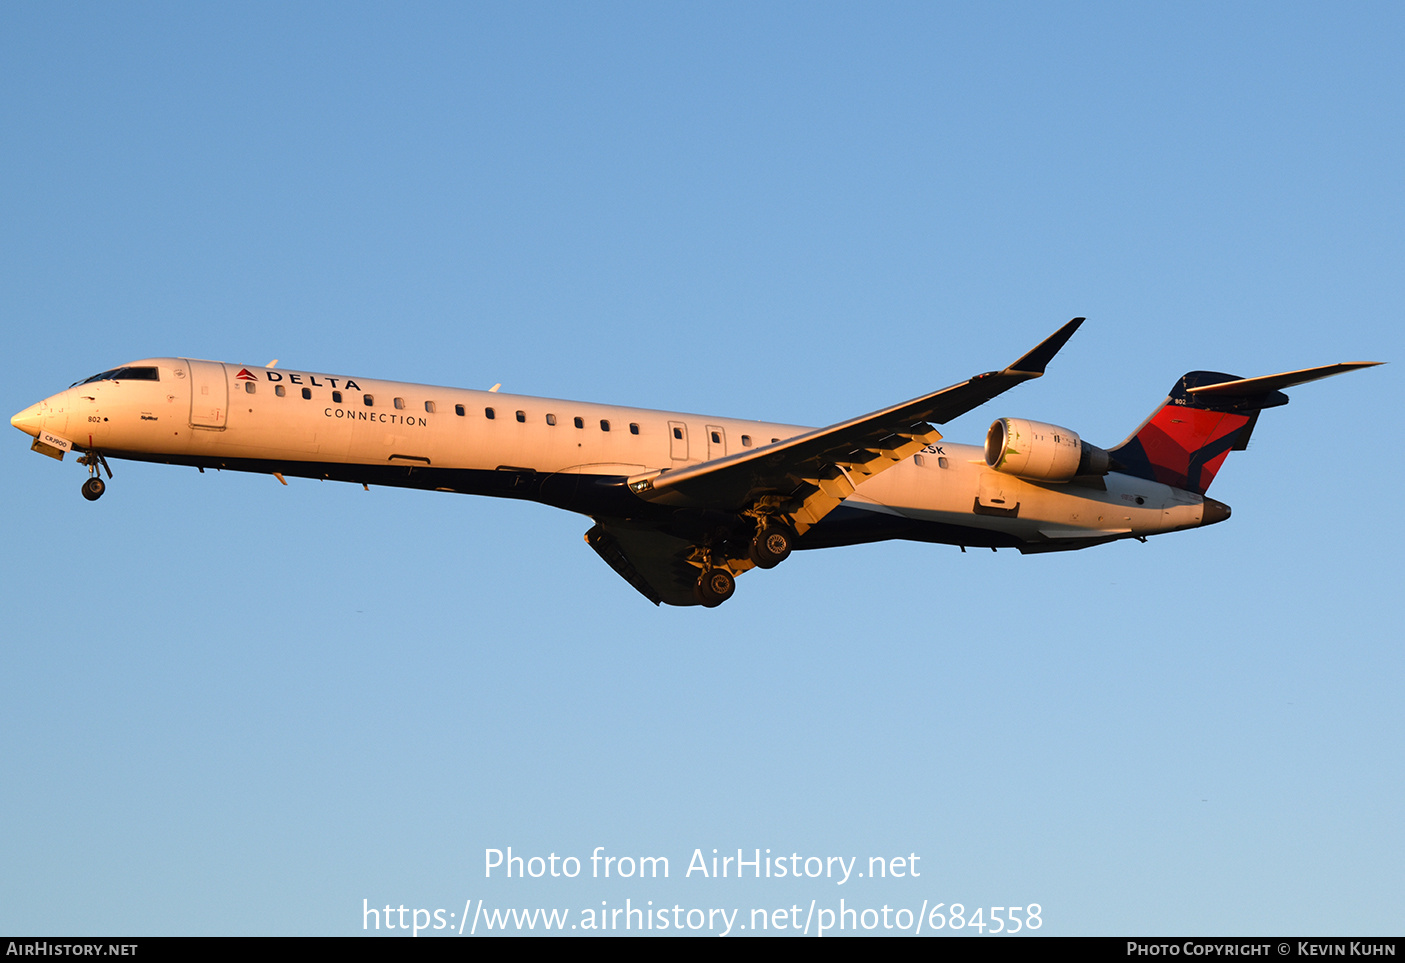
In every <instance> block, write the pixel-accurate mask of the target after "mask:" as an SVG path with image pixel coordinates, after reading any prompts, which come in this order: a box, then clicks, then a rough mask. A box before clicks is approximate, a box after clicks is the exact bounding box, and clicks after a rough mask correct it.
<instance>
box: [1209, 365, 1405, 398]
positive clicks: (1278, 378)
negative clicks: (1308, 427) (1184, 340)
mask: <svg viewBox="0 0 1405 963" xmlns="http://www.w3.org/2000/svg"><path fill="white" fill-rule="evenodd" d="M1381 363H1382V362H1380V361H1350V362H1346V363H1344V364H1327V365H1323V366H1322V367H1320V368H1304V369H1303V370H1301V371H1285V372H1283V373H1282V374H1272V375H1264V376H1263V377H1261V378H1236V379H1235V380H1233V381H1221V382H1219V383H1218V384H1212V385H1200V386H1199V387H1196V388H1186V389H1185V390H1186V393H1187V394H1189V395H1192V396H1194V397H1196V398H1249V397H1252V396H1254V395H1261V394H1266V393H1267V392H1270V391H1281V390H1283V389H1284V388H1291V387H1293V385H1301V384H1307V382H1309V381H1317V380H1318V379H1320V378H1330V377H1332V375H1339V374H1345V373H1346V372H1348V371H1355V370H1357V369H1358V368H1374V367H1375V366H1376V365H1378V364H1381Z"/></svg>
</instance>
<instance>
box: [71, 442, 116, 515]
mask: <svg viewBox="0 0 1405 963" xmlns="http://www.w3.org/2000/svg"><path fill="white" fill-rule="evenodd" d="M78 464H80V465H84V466H86V467H87V469H88V480H87V481H85V482H84V483H83V497H84V498H86V499H87V500H88V501H90V502H95V501H97V500H98V499H99V498H101V497H102V493H103V492H105V491H107V483H106V482H104V481H103V480H102V472H100V471H98V466H99V465H101V466H102V471H105V472H107V477H108V478H111V477H112V469H111V468H109V467H108V466H107V459H106V458H104V457H103V456H102V452H99V451H90V452H88V453H87V454H86V455H84V456H82V457H81V458H79V459H78Z"/></svg>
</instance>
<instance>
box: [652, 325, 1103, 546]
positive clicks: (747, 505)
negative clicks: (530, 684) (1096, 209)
mask: <svg viewBox="0 0 1405 963" xmlns="http://www.w3.org/2000/svg"><path fill="white" fill-rule="evenodd" d="M1082 323H1083V319H1082V318H1074V319H1073V320H1072V321H1070V322H1068V323H1067V324H1065V325H1064V326H1063V327H1061V328H1059V330H1058V331H1055V332H1054V333H1053V334H1052V335H1050V336H1049V337H1048V338H1046V339H1045V340H1044V341H1043V342H1041V343H1040V344H1039V345H1038V347H1036V348H1034V349H1033V350H1032V351H1029V352H1028V353H1027V354H1025V355H1024V356H1023V357H1021V358H1020V359H1019V360H1018V361H1016V362H1015V363H1014V364H1012V365H1010V366H1009V367H1007V368H1005V369H1004V370H1002V371H989V372H986V373H985V374H979V375H976V376H975V377H974V378H970V379H968V380H966V381H963V382H961V383H960V384H955V385H952V386H951V387H949V388H943V389H941V390H940V391H934V392H932V393H931V394H926V395H923V396H922V397H920V398H914V399H912V400H911V401H905V402H903V403H902V404H899V405H893V406H892V407H890V408H884V409H882V410H881V411H875V412H872V413H871V414H867V415H863V416H861V417H858V418H851V419H849V420H848V421H842V422H840V423H839V424H836V425H830V426H829V427H828V428H819V429H816V430H815V431H811V432H807V433H806V434H803V435H799V436H797V437H795V438H789V439H787V440H785V441H782V442H778V443H776V444H773V445H767V446H766V447H764V448H757V449H754V450H751V451H746V452H741V453H740V454H736V455H729V456H728V457H726V458H718V459H716V460H714V461H709V462H703V463H702V464H700V465H693V466H690V467H688V468H682V469H672V470H667V471H664V472H654V473H651V474H647V475H640V476H636V477H634V478H631V479H630V480H629V487H630V489H631V490H632V491H633V492H634V493H635V494H636V495H638V496H639V497H640V498H642V499H644V500H645V501H648V502H651V503H654V504H657V505H664V506H669V507H673V508H680V509H706V510H712V511H720V512H741V513H753V512H757V511H760V512H763V513H765V514H770V515H777V516H783V517H784V519H785V520H786V521H787V522H788V523H789V524H790V525H791V526H792V527H793V528H794V529H795V531H796V533H797V534H802V535H803V534H804V532H805V530H806V529H808V528H809V527H810V526H812V525H814V524H815V523H816V522H818V521H819V520H820V519H821V518H823V517H824V516H825V515H826V514H828V513H829V512H830V511H832V510H833V509H834V508H836V507H837V506H838V505H839V504H840V503H841V502H842V501H843V500H844V499H845V498H847V497H848V496H849V495H851V494H852V493H853V491H854V488H855V487H856V486H857V485H859V484H861V483H862V482H863V481H864V480H865V479H868V478H871V477H872V476H874V475H876V474H878V473H879V472H881V471H884V470H886V469H888V468H891V467H892V466H893V465H896V464H898V463H899V462H902V461H903V460H905V459H907V458H908V457H910V456H911V455H913V454H915V453H916V452H918V451H920V450H921V449H922V447H923V446H925V445H929V444H931V443H932V442H934V441H936V440H938V439H940V438H941V433H940V432H938V431H937V430H936V429H935V428H933V427H932V425H931V424H930V423H931V422H936V423H937V424H944V423H946V422H948V421H951V420H952V419H954V418H956V417H958V416H960V415H963V414H965V413H966V412H968V411H970V410H971V409H972V408H976V407H978V406H979V405H982V404H984V403H985V402H987V401H989V400H990V399H992V398H994V397H995V396H996V395H999V394H1001V393H1003V392H1005V391H1008V390H1009V389H1011V388H1013V387H1014V386H1015V385H1017V384H1020V383H1021V382H1023V381H1028V380H1030V379H1031V378H1038V377H1039V376H1040V375H1042V374H1043V373H1044V368H1045V366H1046V365H1047V364H1048V363H1049V360H1050V359H1051V358H1053V357H1054V355H1055V354H1057V353H1058V351H1059V349H1060V348H1062V347H1063V346H1064V344H1065V343H1067V341H1068V339H1069V338H1071V337H1072V336H1073V332H1075V331H1077V330H1078V326H1079V325H1081V324H1082Z"/></svg>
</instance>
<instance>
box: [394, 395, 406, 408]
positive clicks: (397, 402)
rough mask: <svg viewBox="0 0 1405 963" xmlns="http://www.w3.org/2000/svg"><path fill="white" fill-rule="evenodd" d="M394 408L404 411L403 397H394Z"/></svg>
mask: <svg viewBox="0 0 1405 963" xmlns="http://www.w3.org/2000/svg"><path fill="white" fill-rule="evenodd" d="M395 409H396V410H397V411H404V410H405V399H404V398H396V399H395Z"/></svg>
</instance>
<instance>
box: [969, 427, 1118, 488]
mask: <svg viewBox="0 0 1405 963" xmlns="http://www.w3.org/2000/svg"><path fill="white" fill-rule="evenodd" d="M985 463H986V464H987V465H989V466H990V467H991V468H994V469H995V470H996V471H999V472H1004V473H1005V474H1007V475H1015V476H1016V477H1018V478H1027V479H1029V480H1031V481H1052V482H1066V481H1070V480H1071V479H1074V478H1077V477H1078V476H1079V475H1106V474H1107V473H1108V472H1109V471H1111V470H1112V456H1111V455H1109V454H1108V453H1107V452H1105V451H1103V450H1102V449H1101V448H1098V447H1096V446H1095V445H1089V444H1087V443H1086V442H1084V441H1083V440H1082V439H1081V438H1079V437H1078V432H1076V431H1069V430H1068V429H1067V428H1060V427H1059V426H1058V425H1046V424H1044V423H1042V422H1038V421H1028V420H1026V419H1024V418H1000V419H998V420H996V421H995V423H994V424H992V425H991V426H990V431H988V432H986V435H985Z"/></svg>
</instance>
